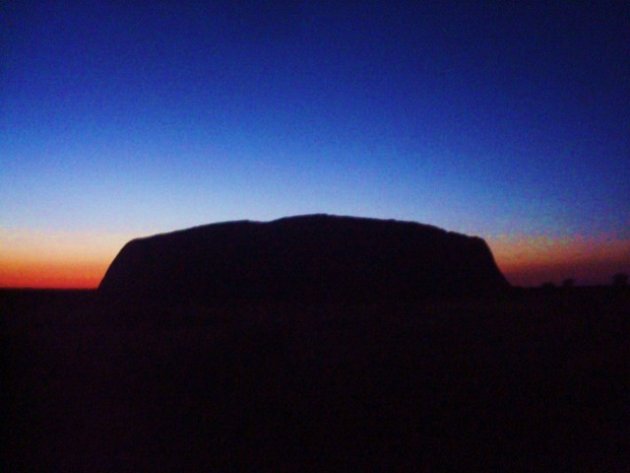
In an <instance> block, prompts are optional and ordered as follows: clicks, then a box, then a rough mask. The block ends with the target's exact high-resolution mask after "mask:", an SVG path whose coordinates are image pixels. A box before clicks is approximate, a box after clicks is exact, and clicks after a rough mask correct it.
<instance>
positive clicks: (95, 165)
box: [0, 0, 630, 287]
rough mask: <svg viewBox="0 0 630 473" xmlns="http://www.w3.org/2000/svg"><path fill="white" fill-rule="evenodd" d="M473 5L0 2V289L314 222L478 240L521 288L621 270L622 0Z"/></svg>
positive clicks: (629, 170) (624, 178)
mask: <svg viewBox="0 0 630 473" xmlns="http://www.w3.org/2000/svg"><path fill="white" fill-rule="evenodd" d="M205 3H209V4H211V6H202V4H205ZM433 3H436V4H438V5H433ZM479 3H480V2H454V3H450V4H449V3H447V2H410V3H404V2H319V1H302V2H300V1H292V2H280V1H267V2H265V1H246V2H186V1H172V2H168V1H159V0H158V1H152V2H122V1H93V0H84V1H78V2H71V1H59V2H50V1H39V2H10V1H7V2H2V4H1V6H0V15H1V22H2V23H1V26H0V48H1V49H0V54H1V62H0V67H1V69H0V286H5V287H6V286H34V287H94V286H96V285H97V284H98V282H99V281H100V278H101V277H102V275H103V273H104V271H105V269H106V268H107V266H108V264H109V263H110V262H111V260H112V259H113V257H114V256H115V255H116V253H117V252H118V250H119V249H120V247H121V246H122V245H123V244H124V242H125V241H127V240H128V239H130V238H133V237H136V236H141V235H147V234H151V233H157V232H165V231H170V230H174V229H179V228H184V227H189V226H194V225H199V224H203V223H211V222H217V221H223V220H234V219H253V220H269V219H273V218H279V217H283V216H288V215H295V214H303V213H320V212H325V213H333V214H344V215H359V216H367V217H382V218H396V219H403V220H415V221H420V222H424V223H429V224H433V225H437V226H440V227H443V228H446V229H448V230H453V231H459V232H464V233H468V234H475V235H479V236H482V237H484V238H486V240H487V241H488V242H489V244H490V246H491V248H492V249H493V251H494V253H495V257H496V259H497V262H498V263H499V266H500V267H501V268H502V269H503V270H504V272H505V273H506V275H507V276H508V278H509V279H510V280H511V281H512V282H513V283H516V284H526V285H528V284H539V283H541V282H543V281H546V280H554V281H556V282H559V281H561V280H562V279H563V278H565V277H574V278H576V279H577V280H578V283H580V282H581V283H584V284H588V283H598V282H608V281H610V279H611V276H612V274H613V273H614V272H618V271H626V272H630V6H629V5H630V4H628V2H625V1H623V2H621V1H620V2H603V1H602V2H594V5H591V6H583V5H582V3H584V2H562V3H556V2H541V3H535V2H516V1H515V2H510V1H501V2H488V3H486V4H485V5H479ZM523 3H527V5H522V4H523ZM425 4H426V5H425ZM235 5H238V6H235Z"/></svg>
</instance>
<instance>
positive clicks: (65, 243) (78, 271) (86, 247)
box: [0, 229, 132, 289]
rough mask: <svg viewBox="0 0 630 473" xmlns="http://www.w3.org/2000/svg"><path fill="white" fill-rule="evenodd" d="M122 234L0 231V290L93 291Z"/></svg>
mask: <svg viewBox="0 0 630 473" xmlns="http://www.w3.org/2000/svg"><path fill="white" fill-rule="evenodd" d="M131 238H132V237H131V236H130V235H126V234H99V233H94V232H51V233H45V232H34V231H26V230H11V231H9V230H5V229H0V287H4V288H41V289H75V288H76V289H94V288H96V287H98V285H99V283H100V282H101V279H102V278H103V276H104V275H105V271H107V268H108V266H109V264H110V263H111V262H112V260H113V259H114V257H115V256H116V254H117V253H118V252H119V251H120V249H121V248H122V247H123V245H124V244H125V243H126V242H127V241H129V240H130V239H131Z"/></svg>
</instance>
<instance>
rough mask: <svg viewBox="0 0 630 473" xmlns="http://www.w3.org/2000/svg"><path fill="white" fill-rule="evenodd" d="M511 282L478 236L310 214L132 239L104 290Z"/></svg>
mask: <svg viewBox="0 0 630 473" xmlns="http://www.w3.org/2000/svg"><path fill="white" fill-rule="evenodd" d="M508 286H509V285H508V283H507V281H506V279H505V278H504V277H503V275H502V274H501V272H500V271H499V269H498V268H497V266H496V264H495V262H494V259H493V257H492V254H491V252H490V250H489V248H488V246H487V245H486V243H485V242H484V241H483V240H482V239H481V238H477V237H468V236H465V235H461V234H457V233H452V232H447V231H444V230H441V229H439V228H436V227H432V226H428V225H421V224H418V223H412V222H399V221H394V220H376V219H365V218H355V217H337V216H328V215H307V216H298V217H290V218H283V219H280V220H275V221H272V222H267V223H261V222H251V221H237V222H227V223H218V224H212V225H206V226H201V227H196V228H191V229H188V230H181V231H176V232H173V233H168V234H162V235H156V236H152V237H148V238H141V239H137V240H133V241H131V242H129V243H127V244H126V245H125V246H124V248H123V249H122V250H121V251H120V253H119V254H118V256H116V258H115V259H114V261H113V262H112V264H111V266H110V267H109V269H108V271H107V273H106V275H105V277H104V279H103V281H102V282H101V285H100V288H99V291H100V293H101V294H103V295H105V296H108V297H122V298H125V299H127V300H129V299H133V300H144V299H147V298H148V299H150V300H154V301H156V300H157V301H161V302H167V301H170V302H174V303H179V302H184V303H186V302H193V301H194V302H216V301H221V300H234V299H237V300H243V299H279V300H284V299H291V300H300V301H313V300H328V299H329V300H339V299H342V300H357V299H358V300H365V299H374V298H380V299H383V298H422V297H426V296H434V295H438V296H443V295H463V294H477V293H479V292H488V291H496V290H500V289H502V288H506V287H508Z"/></svg>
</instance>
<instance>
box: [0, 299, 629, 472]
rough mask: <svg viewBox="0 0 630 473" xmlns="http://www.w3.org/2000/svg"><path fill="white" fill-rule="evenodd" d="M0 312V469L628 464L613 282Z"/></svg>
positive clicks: (53, 304) (7, 304)
mask: <svg viewBox="0 0 630 473" xmlns="http://www.w3.org/2000/svg"><path fill="white" fill-rule="evenodd" d="M0 311H1V313H0V314H1V319H0V324H1V325H0V333H1V334H2V350H3V354H2V362H3V365H4V366H3V369H2V389H1V392H2V403H3V414H4V417H5V419H4V421H3V422H2V425H3V427H2V429H4V432H2V438H3V439H4V440H3V441H2V446H3V452H2V454H3V458H2V459H3V463H4V465H5V467H4V468H3V469H2V471H6V472H35V471H36V472H57V471H59V472H75V471H76V472H126V471H130V472H131V471H133V472H144V471H151V472H153V471H160V472H161V471H173V472H185V471H186V472H187V471H191V472H193V471H236V470H240V471H243V470H244V471H255V472H258V471H274V472H284V471H287V472H288V471H296V472H302V471H322V472H328V471H348V472H352V471H388V472H389V471H413V472H422V471H427V472H442V471H458V472H468V471H484V472H495V471H496V472H502V471H505V472H521V471H532V472H540V471H554V472H559V471H584V472H627V471H630V447H629V445H630V443H629V442H630V363H629V360H630V344H628V335H629V334H630V292H629V291H628V290H627V289H623V290H622V289H619V290H614V288H604V287H602V288H572V289H567V290H560V289H558V290H555V291H544V290H520V291H513V292H511V293H510V294H509V295H505V296H502V297H495V298H490V299H484V300H481V299H479V300H472V299H470V300H465V301H431V302H424V303H421V304H420V303H410V302H397V303H391V302H390V303H380V304H379V303H369V304H368V303H365V304H352V305H350V304H346V305H343V304H337V305H334V304H330V303H328V304H323V305H321V306H313V305H311V306H306V305H300V304H296V303H284V304H283V303H269V302H266V303H264V304H263V303H259V304H256V303H251V302H250V303H245V302H243V303H240V304H237V303H231V304H221V305H219V304H217V305H216V306H213V307H193V306H182V307H180V308H178V309H177V310H174V311H173V310H171V311H168V310H165V309H157V308H147V307H144V308H142V309H141V310H139V309H137V308H136V309H133V308H122V307H113V306H111V305H110V306H107V305H105V304H102V303H100V302H99V301H98V300H97V297H96V293H94V292H89V291H86V292H80V291H68V292H64V291H6V290H5V291H0Z"/></svg>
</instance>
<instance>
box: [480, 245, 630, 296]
mask: <svg viewBox="0 0 630 473" xmlns="http://www.w3.org/2000/svg"><path fill="white" fill-rule="evenodd" d="M488 244H489V246H490V248H491V249H492V252H493V254H494V257H495V260H496V262H497V264H498V266H499V268H500V269H501V271H502V272H503V274H504V275H505V276H506V277H507V278H508V280H509V281H510V282H511V283H512V284H515V285H521V286H536V285H540V284H541V283H543V282H546V281H552V282H555V283H560V282H561V281H562V280H564V279H567V278H573V279H575V280H576V281H577V283H578V284H608V283H609V282H610V281H611V278H612V275H613V274H615V273H617V272H620V271H626V272H627V271H628V270H630V240H627V239H625V240H624V239H615V238H611V237H607V236H601V237H597V238H586V237H581V236H572V237H562V238H551V237H546V236H537V237H530V236H514V235H511V236H501V237H497V238H489V239H488Z"/></svg>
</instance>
